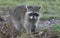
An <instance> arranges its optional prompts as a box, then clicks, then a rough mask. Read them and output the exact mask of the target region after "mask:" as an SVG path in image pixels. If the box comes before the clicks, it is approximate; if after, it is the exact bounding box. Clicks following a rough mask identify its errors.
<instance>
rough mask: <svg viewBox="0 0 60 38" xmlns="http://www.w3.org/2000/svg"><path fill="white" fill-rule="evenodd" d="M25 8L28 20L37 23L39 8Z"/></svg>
mask: <svg viewBox="0 0 60 38" xmlns="http://www.w3.org/2000/svg"><path fill="white" fill-rule="evenodd" d="M27 8H28V11H27V14H28V18H29V20H34V21H37V19H38V18H39V15H40V13H39V9H40V7H39V6H27Z"/></svg>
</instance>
